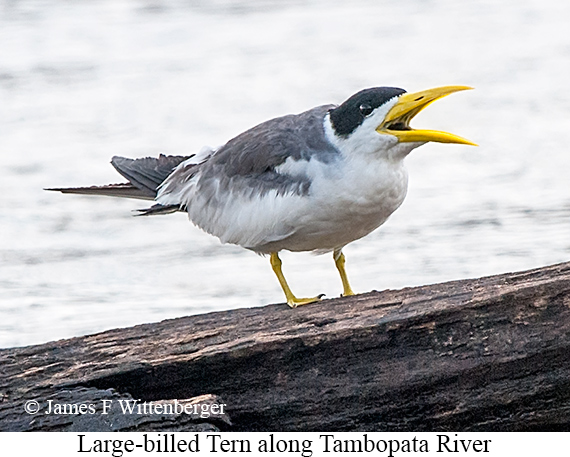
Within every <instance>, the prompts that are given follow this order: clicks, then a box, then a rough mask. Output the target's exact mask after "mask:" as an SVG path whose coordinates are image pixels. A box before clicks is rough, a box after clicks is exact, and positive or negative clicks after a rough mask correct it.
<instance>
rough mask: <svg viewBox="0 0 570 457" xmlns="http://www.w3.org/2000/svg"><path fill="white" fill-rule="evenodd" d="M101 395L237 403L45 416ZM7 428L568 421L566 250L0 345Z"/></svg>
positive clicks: (472, 425) (430, 427) (569, 271)
mask: <svg viewBox="0 0 570 457" xmlns="http://www.w3.org/2000/svg"><path fill="white" fill-rule="evenodd" d="M204 396H205V397H204ZM102 399H111V400H117V401H118V400H119V399H123V400H128V399H131V400H132V399H138V400H141V402H145V401H146V402H157V401H163V402H174V401H180V402H191V403H192V402H193V403H196V404H201V403H204V404H213V403H223V404H225V405H226V410H225V411H224V414H221V415H218V416H215V417H212V416H211V417H208V418H201V417H196V415H194V416H192V415H187V414H179V415H178V416H176V417H173V416H168V417H166V416H160V415H142V416H135V417H132V416H129V415H125V414H123V413H121V412H120V411H117V412H116V413H114V414H115V415H114V416H113V417H112V418H111V419H112V420H111V419H110V416H103V415H102V414H100V413H99V411H98V412H97V414H67V415H62V416H56V415H50V414H44V411H45V408H47V406H48V400H52V403H58V402H59V403H82V402H83V403H89V402H96V403H97V402H100V401H101V400H102ZM30 400H36V401H38V404H39V405H40V407H41V408H42V410H41V411H40V412H39V413H38V414H34V415H30V414H27V413H25V411H24V405H25V403H26V402H27V401H30ZM117 401H115V402H114V404H116V403H117ZM0 429H1V430H4V431H6V430H12V431H16V430H73V431H95V430H97V431H102V430H160V431H163V430H170V431H176V430H216V429H218V430H235V431H447V430H451V431H506V430H517V431H526V430H548V431H555V430H570V263H564V264H559V265H553V266H549V267H545V268H540V269H536V270H531V271H525V272H519V273H510V274H504V275H499V276H492V277H486V278H480V279H471V280H462V281H453V282H448V283H444V284H435V285H429V286H423V287H415V288H406V289H402V290H385V291H382V292H376V291H374V292H370V293H367V294H362V295H357V296H354V297H346V298H339V299H333V300H324V301H322V302H320V303H315V304H311V305H308V306H303V307H300V308H297V309H289V308H288V307H287V306H286V305H284V304H276V305H269V306H265V307H259V308H243V309H237V310H231V311H224V312H215V313H209V314H202V315H197V316H190V317H185V318H179V319H173V320H167V321H163V322H159V323H154V324H145V325H138V326H136V327H131V328H124V329H117V330H111V331H107V332H103V333H99V334H95V335H88V336H84V337H78V338H72V339H68V340H62V341H55V342H51V343H47V344H42V345H37V346H29V347H24V348H12V349H4V350H1V351H0Z"/></svg>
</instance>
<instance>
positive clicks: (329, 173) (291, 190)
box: [51, 86, 474, 308]
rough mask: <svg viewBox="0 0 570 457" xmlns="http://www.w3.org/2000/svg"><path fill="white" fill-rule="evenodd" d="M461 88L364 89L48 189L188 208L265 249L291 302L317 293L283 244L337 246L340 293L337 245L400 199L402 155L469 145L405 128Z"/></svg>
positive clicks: (195, 218) (375, 222)
mask: <svg viewBox="0 0 570 457" xmlns="http://www.w3.org/2000/svg"><path fill="white" fill-rule="evenodd" d="M465 89H470V88H469V87H465V86H446V87H439V88H435V89H429V90H425V91H421V92H415V93H407V92H406V91H404V90H403V89H398V88H394V87H375V88H371V89H365V90H362V91H360V92H358V93H356V94H355V95H353V96H352V97H350V98H349V99H348V100H346V101H345V102H344V103H342V104H341V105H339V106H335V105H324V106H318V107H316V108H313V109H310V110H308V111H305V112H303V113H301V114H296V115H288V116H283V117H278V118H276V119H271V120H269V121H267V122H264V123H262V124H259V125H257V126H255V127H253V128H251V129H250V130H247V131H245V132H244V133H242V134H240V135H238V136H236V137H235V138H233V139H231V140H230V141H228V142H227V143H226V144H225V145H223V146H221V147H219V148H217V149H210V148H205V149H203V150H202V151H200V152H199V153H198V154H195V155H191V156H164V155H162V154H161V155H160V156H159V157H158V158H142V159H127V158H123V157H113V159H112V161H111V163H112V164H113V166H114V167H115V168H116V170H117V171H118V172H119V173H120V174H121V175H123V176H124V177H125V178H126V179H127V180H128V183H125V184H111V185H107V186H92V187H83V188H58V189H51V190H59V191H61V192H64V193H78V194H91V195H110V196H114V197H128V198H138V199H148V200H155V201H156V204H155V205H154V206H151V207H150V208H148V209H145V210H141V214H142V215H153V214H166V213H171V212H175V211H185V212H187V213H188V217H189V218H190V220H191V221H192V222H193V223H194V224H195V225H197V226H198V227H200V228H201V229H202V230H204V231H205V232H207V233H210V234H212V235H214V236H217V237H218V238H219V239H220V240H221V241H222V243H232V244H237V245H239V246H242V247H244V248H246V249H250V250H252V251H254V252H257V253H259V254H269V256H270V260H271V266H272V268H273V271H274V272H275V275H276V276H277V279H278V280H279V283H280V285H281V287H282V289H283V292H284V293H285V297H286V299H287V304H288V305H289V306H291V307H293V308H294V307H297V306H299V305H304V304H307V303H311V302H315V301H318V300H319V299H320V297H321V296H318V297H312V298H297V297H296V296H295V295H294V294H293V292H292V291H291V289H290V288H289V285H288V284H287V281H286V280H285V276H284V275H283V272H282V270H281V260H280V258H279V251H281V250H289V251H315V252H332V253H333V258H334V261H335V265H336V267H337V269H338V271H339V273H340V278H341V280H342V286H343V293H342V295H343V296H348V295H354V292H353V291H352V288H351V287H350V283H349V281H348V277H347V275H346V271H345V257H344V254H343V253H342V249H343V247H344V246H346V245H347V244H348V243H350V242H352V241H354V240H358V239H359V238H362V237H363V236H365V235H367V234H369V233H370V232H372V231H373V230H375V229H376V228H378V227H379V226H380V225H382V224H383V223H384V222H385V221H386V220H387V219H388V217H389V216H390V215H391V214H392V213H393V212H394V211H395V210H396V209H397V208H398V207H399V206H400V205H401V204H402V202H403V200H404V197H405V196H406V191H407V185H408V175H407V172H406V169H405V167H404V158H405V157H406V156H407V155H408V154H409V153H410V152H411V151H412V150H413V149H415V148H417V147H418V146H421V145H422V144H424V143H426V142H428V141H435V142H439V143H459V144H468V145H473V144H474V143H471V142H470V141H468V140H466V139H464V138H461V137H459V136H456V135H453V134H451V133H446V132H439V131H435V130H416V129H412V128H411V127H410V121H411V119H412V118H413V117H414V116H415V115H416V114H418V113H419V112H420V111H421V110H422V109H423V108H425V107H426V106H427V105H429V104H430V103H432V102H433V101H435V100H437V99H439V98H442V97H444V96H446V95H449V94H451V93H453V92H457V91H461V90H465Z"/></svg>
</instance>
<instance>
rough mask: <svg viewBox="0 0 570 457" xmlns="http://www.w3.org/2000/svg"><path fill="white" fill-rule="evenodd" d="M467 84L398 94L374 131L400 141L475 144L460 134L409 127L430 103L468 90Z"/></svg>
mask: <svg viewBox="0 0 570 457" xmlns="http://www.w3.org/2000/svg"><path fill="white" fill-rule="evenodd" d="M469 89H472V87H467V86H444V87H436V88H435V89H428V90H423V91H421V92H414V93H411V94H409V93H405V94H403V95H401V96H400V98H399V99H398V102H397V103H396V104H395V105H394V106H393V107H392V109H391V110H390V111H389V112H388V114H387V115H386V118H385V119H384V122H382V124H380V125H379V126H378V127H377V128H376V131H377V132H378V133H385V134H389V135H394V136H395V137H397V138H398V140H399V141H400V142H401V143H415V142H418V143H419V142H428V141H435V142H437V143H457V144H468V145H471V146H477V145H476V144H475V143H473V142H471V141H469V140H466V139H465V138H462V137H460V136H457V135H454V134H452V133H447V132H439V131H437V130H416V129H412V128H411V127H410V121H411V120H412V119H413V118H414V116H415V115H416V114H418V113H419V112H420V111H421V110H423V109H424V108H425V107H426V106H428V105H429V104H430V103H432V102H434V101H436V100H438V99H440V98H442V97H445V96H446V95H449V94H452V93H454V92H459V91H461V90H469Z"/></svg>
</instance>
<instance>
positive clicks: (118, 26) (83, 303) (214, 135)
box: [0, 0, 570, 347]
mask: <svg viewBox="0 0 570 457" xmlns="http://www.w3.org/2000/svg"><path fill="white" fill-rule="evenodd" d="M569 22H570V2H567V1H555V0H540V1H539V0H516V1H515V0H511V1H507V0H505V1H501V2H494V1H472V2H457V1H453V0H433V1H429V0H403V1H399V2H394V1H387V0H356V1H350V2H346V1H344V0H326V1H325V0H322V1H321V0H306V1H301V0H299V1H288V2H283V1H278V0H248V1H239V0H231V1H230V0H185V1H182V0H180V1H160V0H148V1H144V0H109V1H106V0H84V1H80V2H77V1H65V0H46V1H28V0H18V1H9V0H2V1H0V191H1V195H2V198H1V199H0V347H9V346H22V345H28V344H35V343H41V342H46V341H49V340H55V339H60V338H67V337H71V336H76V335H82V334H86V333H93V332H97V331H101V330H105V329H109V328H114V327H121V326H129V325H134V324H138V323H144V322H153V321H159V320H162V319H167V318H174V317H178V316H184V315H189V314H197V313H204V312H209V311H214V310H222V309H229V308H236V307H251V306H262V305H264V304H267V303H276V302H282V301H283V296H282V292H281V289H280V288H279V285H278V283H277V280H276V279H275V277H274V275H273V273H272V271H271V268H270V266H269V261H268V259H267V258H263V257H258V256H256V255H255V254H253V253H251V252H249V251H245V250H243V249H241V248H239V247H236V246H222V245H221V244H220V242H219V241H218V240H217V239H216V238H213V237H211V236H209V235H206V234H204V233H203V232H201V231H200V230H199V229H197V228H195V227H194V226H193V225H192V224H190V223H189V222H188V220H187V218H186V217H185V216H184V215H183V214H175V215H171V216H162V217H154V218H135V217H132V210H134V209H137V208H141V207H144V206H145V205H146V202H140V201H136V200H117V199H111V198H105V197H99V198H93V197H82V196H70V195H61V194H58V193H49V192H45V191H44V190H42V189H43V188H45V187H57V186H60V187H66V186H82V185H92V184H107V183H110V182H120V181H121V180H122V178H121V177H120V176H119V175H118V174H116V173H115V171H114V169H113V168H112V167H111V165H110V164H109V160H110V158H111V157H112V156H113V155H122V156H126V157H141V156H156V155H157V154H158V153H160V152H162V153H165V154H191V153H194V152H197V151H198V150H199V149H200V148H201V147H202V146H204V145H212V146H216V145H219V144H223V143H224V142H226V141H227V140H228V139H230V138H232V137H233V136H235V135H237V134H238V133H240V132H242V131H243V130H245V129H247V128H249V127H252V126H253V125H255V124H257V123H259V122H262V121H264V120H267V119H269V118H272V117H276V116H280V115H284V114H288V113H296V112H301V111H304V110H306V109H309V108H311V107H313V106H316V105H320V104H325V103H341V102H342V101H343V100H345V99H346V98H348V97H349V96H350V95H352V94H353V93H354V92H356V91H358V90H360V89H363V88H366V87H372V86H380V85H389V86H398V87H402V88H404V89H406V90H408V91H417V90H422V89H426V88H431V87H435V86H441V85H451V84H461V85H471V86H473V87H475V88H476V90H474V91H469V92H462V93H459V94H454V95H452V96H451V97H449V98H446V99H445V100H443V101H440V102H438V103H436V104H434V105H432V106H430V108H429V109H427V110H426V111H424V112H422V113H421V114H420V115H419V116H418V117H417V118H416V119H415V120H414V123H413V124H414V126H416V127H425V128H433V129H441V130H446V131H449V132H453V133H455V134H458V135H461V136H464V137H466V138H469V139H470V140H472V141H475V142H477V143H479V145H480V147H478V148H474V147H468V146H457V145H443V144H428V145H425V146H423V147H421V148H420V149H417V150H415V151H414V152H413V153H412V154H411V155H410V156H409V157H408V158H407V166H408V168H409V172H410V187H409V193H408V197H407V199H406V201H405V202H404V204H403V205H402V207H401V208H400V209H399V210H398V211H396V213H395V214H394V215H393V216H392V217H391V219H390V220H389V221H388V222H387V223H386V224H385V225H384V226H383V227H381V228H380V229H379V230H377V231H376V232H374V233H372V234H371V235H369V236H368V237H366V238H364V239H362V240H360V241H358V242H355V243H353V244H351V245H349V246H348V247H347V248H346V249H345V253H346V256H347V268H348V273H349V276H350V278H351V281H352V285H353V288H354V289H355V290H356V291H359V292H366V291H370V290H372V289H376V290H382V289H386V288H402V287H407V286H414V285H422V284H428V283H434V282H442V281H449V280H453V279H460V278H471V277H479V276H485V275H491V274H495V273H502V272H509V271H516V270H523V269H528V268H533V267H539V266H543V265H547V264H552V263H556V262H562V261H568V260H570V185H569V182H570V179H569V176H570V152H569V151H568V148H569V146H568V145H569V144H570V87H569V82H568V81H569V76H570V33H569V32H568V23H569ZM282 258H283V260H284V271H285V274H286V275H287V278H288V279H289V281H290V284H291V286H292V288H293V290H294V291H295V292H296V293H297V294H298V295H300V296H305V295H314V294H317V293H326V294H327V296H328V297H335V296H338V295H339V294H340V292H341V285H340V281H339V278H338V275H337V272H336V270H335V268H334V264H333V263H332V260H331V257H330V255H325V256H313V255H311V254H307V253H301V254H290V253H284V254H283V256H282ZM331 312H334V310H331Z"/></svg>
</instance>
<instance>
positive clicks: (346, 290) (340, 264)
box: [333, 250, 354, 297]
mask: <svg viewBox="0 0 570 457" xmlns="http://www.w3.org/2000/svg"><path fill="white" fill-rule="evenodd" d="M333 257H334V263H335V265H336V268H337V270H338V272H339V273H340V279H341V281H342V288H343V292H342V296H343V297H348V296H349V295H354V292H353V291H352V288H351V287H350V283H349V282H348V276H346V270H345V269H344V264H345V263H346V259H345V258H344V254H343V253H342V251H341V250H338V251H334V253H333Z"/></svg>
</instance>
